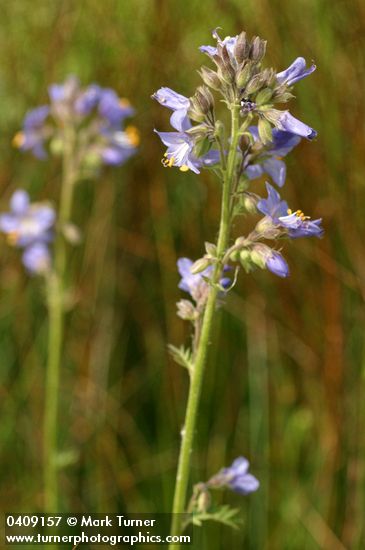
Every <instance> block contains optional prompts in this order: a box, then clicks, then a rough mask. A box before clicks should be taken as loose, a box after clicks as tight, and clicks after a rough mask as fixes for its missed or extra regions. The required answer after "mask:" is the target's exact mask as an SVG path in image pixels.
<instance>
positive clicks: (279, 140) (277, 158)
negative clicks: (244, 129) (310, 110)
mask: <svg viewBox="0 0 365 550" xmlns="http://www.w3.org/2000/svg"><path fill="white" fill-rule="evenodd" d="M249 131H250V133H251V135H252V136H253V138H254V140H255V145H256V144H259V143H260V138H259V133H258V128H257V126H250V128H249ZM272 138H273V139H272V142H271V143H269V144H267V145H266V146H263V147H262V150H260V151H259V154H258V155H257V156H255V157H254V162H253V163H252V164H249V165H248V166H247V167H246V169H245V174H246V175H247V177H248V178H249V179H250V180H254V179H257V178H259V177H261V176H262V175H263V174H268V175H269V176H271V178H272V179H273V181H274V182H275V183H276V184H277V185H278V186H279V187H282V186H283V185H284V183H285V177H286V165H285V162H283V161H282V160H281V158H282V157H284V156H286V155H287V154H288V153H289V152H290V151H291V150H292V149H293V148H294V147H296V146H297V145H298V143H299V142H300V137H299V136H297V135H295V134H292V133H291V132H283V131H281V130H276V129H274V130H273V132H272Z"/></svg>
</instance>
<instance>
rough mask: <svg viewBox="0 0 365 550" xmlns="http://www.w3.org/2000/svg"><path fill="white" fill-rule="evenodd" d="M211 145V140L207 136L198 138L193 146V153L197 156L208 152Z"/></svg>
mask: <svg viewBox="0 0 365 550" xmlns="http://www.w3.org/2000/svg"><path fill="white" fill-rule="evenodd" d="M211 147H212V142H211V141H210V140H209V139H208V138H203V139H200V140H198V141H197V142H196V144H195V146H194V151H193V152H194V155H195V156H196V157H197V158H199V157H202V156H203V155H205V154H206V153H208V151H210V149H211Z"/></svg>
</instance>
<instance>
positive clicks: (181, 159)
mask: <svg viewBox="0 0 365 550" xmlns="http://www.w3.org/2000/svg"><path fill="white" fill-rule="evenodd" d="M155 132H156V134H157V135H158V136H159V138H160V139H161V141H162V143H163V144H164V145H166V147H167V151H166V153H165V155H164V156H165V158H164V159H163V161H162V163H163V165H164V166H165V167H168V168H171V167H172V166H178V167H179V168H180V170H181V171H182V172H186V171H187V170H192V171H193V172H195V173H196V174H200V168H202V167H203V166H205V167H209V166H212V165H214V164H217V162H219V152H218V151H216V150H212V151H209V152H208V153H206V154H205V155H203V156H202V157H196V156H195V155H194V152H193V150H194V147H195V140H194V139H193V138H192V137H191V136H190V135H189V134H187V133H186V132H158V131H157V130H155Z"/></svg>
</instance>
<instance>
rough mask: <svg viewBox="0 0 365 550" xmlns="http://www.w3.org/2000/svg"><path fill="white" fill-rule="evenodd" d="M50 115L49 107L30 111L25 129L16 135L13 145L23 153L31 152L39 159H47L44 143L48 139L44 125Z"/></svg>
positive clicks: (25, 122) (25, 120)
mask: <svg viewBox="0 0 365 550" xmlns="http://www.w3.org/2000/svg"><path fill="white" fill-rule="evenodd" d="M48 115H49V107H48V106H47V105H42V106H41V107H37V108H36V109H33V110H31V111H29V112H28V113H27V114H26V116H25V119H24V122H23V129H22V131H21V132H18V133H17V134H16V135H15V137H14V140H13V144H14V145H15V146H16V147H19V148H20V149H21V150H22V151H31V152H32V153H33V155H34V156H35V157H37V158H39V159H44V158H46V157H47V153H46V151H45V149H44V141H45V139H46V138H47V129H46V128H45V124H44V123H45V120H46V118H47V117H48Z"/></svg>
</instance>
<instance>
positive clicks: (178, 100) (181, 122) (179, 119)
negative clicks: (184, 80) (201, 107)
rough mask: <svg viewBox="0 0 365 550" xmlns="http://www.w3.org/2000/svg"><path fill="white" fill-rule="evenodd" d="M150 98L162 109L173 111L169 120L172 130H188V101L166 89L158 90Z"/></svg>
mask: <svg viewBox="0 0 365 550" xmlns="http://www.w3.org/2000/svg"><path fill="white" fill-rule="evenodd" d="M152 97H153V99H156V100H157V101H158V102H159V103H160V104H161V105H162V106H163V107H167V108H168V109H171V110H172V111H173V113H172V115H171V118H170V122H171V126H173V128H176V129H178V130H179V131H183V130H188V129H189V128H190V126H191V124H190V121H189V118H188V116H187V113H188V109H189V107H190V100H189V99H188V98H187V97H185V96H183V95H181V94H178V93H177V92H175V91H174V90H171V88H167V87H163V88H160V89H159V90H157V92H155V93H154V94H153V96H152Z"/></svg>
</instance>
